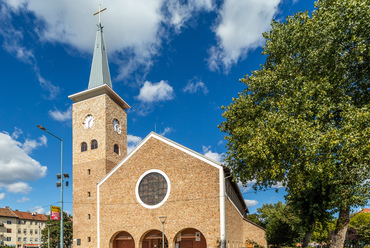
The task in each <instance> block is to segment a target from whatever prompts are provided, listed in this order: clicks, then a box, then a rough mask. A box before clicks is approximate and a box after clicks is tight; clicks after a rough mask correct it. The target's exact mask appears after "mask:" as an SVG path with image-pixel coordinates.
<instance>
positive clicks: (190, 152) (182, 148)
mask: <svg viewBox="0 0 370 248" xmlns="http://www.w3.org/2000/svg"><path fill="white" fill-rule="evenodd" d="M150 138H155V139H157V140H160V141H162V142H163V143H166V144H167V145H170V146H172V147H174V148H176V149H178V150H180V151H182V152H185V153H186V154H188V155H190V156H193V157H195V158H197V159H199V160H202V161H203V162H205V163H207V164H209V165H212V166H214V167H216V168H217V169H221V168H223V166H222V165H221V163H219V162H216V161H214V160H213V159H210V158H208V157H206V156H204V155H202V154H200V153H197V152H195V151H193V150H191V149H189V148H187V147H185V146H183V145H180V144H179V143H176V142H174V141H172V140H170V139H168V138H165V137H163V136H162V135H159V134H157V133H155V132H151V133H150V134H149V135H148V136H146V137H145V139H143V140H142V141H141V142H140V143H139V144H138V145H137V146H136V147H135V148H134V150H132V151H131V152H130V153H129V154H128V155H127V156H126V157H125V158H124V159H123V160H122V161H121V162H119V163H118V165H117V166H115V167H114V168H113V169H112V170H111V171H110V172H109V173H108V174H107V175H106V176H105V177H104V178H103V179H102V180H101V181H100V182H99V183H98V187H100V185H102V184H103V183H104V182H105V180H107V179H108V178H109V177H110V176H111V175H112V174H113V173H115V172H116V171H117V170H118V169H119V168H120V167H121V166H122V165H123V164H124V163H125V162H126V161H127V160H128V159H129V158H131V156H132V155H134V154H135V153H136V152H137V151H138V150H139V149H140V148H141V147H142V146H143V145H144V144H145V143H146V142H147V141H148V140H149V139H150Z"/></svg>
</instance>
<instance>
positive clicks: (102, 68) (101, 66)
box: [88, 6, 113, 89]
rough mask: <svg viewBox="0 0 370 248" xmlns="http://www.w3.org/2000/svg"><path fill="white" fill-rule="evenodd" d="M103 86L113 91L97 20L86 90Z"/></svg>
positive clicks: (101, 31)
mask: <svg viewBox="0 0 370 248" xmlns="http://www.w3.org/2000/svg"><path fill="white" fill-rule="evenodd" d="M99 7H100V6H99ZM99 19H100V18H99ZM103 84H106V85H108V86H109V87H110V88H111V89H113V88H112V82H111V79H110V73H109V66H108V58H107V51H106V49H105V42H104V36H103V27H102V25H101V23H100V20H99V25H98V31H97V33H96V40H95V47H94V56H93V61H92V64H91V72H90V80H89V87H88V88H89V89H92V88H95V87H97V86H100V85H103Z"/></svg>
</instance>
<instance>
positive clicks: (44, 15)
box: [4, 0, 167, 79]
mask: <svg viewBox="0 0 370 248" xmlns="http://www.w3.org/2000/svg"><path fill="white" fill-rule="evenodd" d="M165 3H167V1H166V0H136V1H110V2H109V1H108V2H105V3H104V4H103V6H102V7H106V8H107V11H105V12H103V13H102V24H103V25H105V26H106V28H105V29H104V34H105V36H106V37H107V39H106V46H107V51H108V52H109V53H110V54H114V58H113V59H112V61H114V62H115V63H116V64H118V65H119V66H120V68H119V73H120V75H119V76H118V78H121V79H122V78H124V77H126V76H127V75H128V74H130V73H132V72H133V71H135V70H137V69H140V68H141V67H144V68H148V67H150V65H151V64H152V56H155V55H156V54H157V53H158V48H159V47H160V43H161V37H163V35H164V32H163V31H162V29H163V28H162V24H163V21H164V17H163V15H162V13H161V12H162V9H163V7H164V4H165ZM4 5H5V7H6V9H7V11H8V12H13V13H20V14H24V13H25V14H29V13H32V15H34V17H35V21H33V22H34V23H35V25H33V26H30V29H29V30H27V32H32V33H33V34H34V35H35V37H39V39H40V41H41V42H49V43H62V44H67V45H70V46H71V47H72V48H75V49H77V50H78V51H79V52H83V53H86V52H87V53H91V52H92V51H93V49H92V48H93V44H94V40H95V39H94V37H95V34H96V29H97V28H96V25H95V24H96V23H97V22H98V17H97V16H93V15H92V14H93V13H94V12H96V11H97V7H98V4H97V2H96V1H89V0H81V1H73V0H64V1H62V2H52V1H44V0H32V1H31V0H17V1H13V0H5V4H4ZM71 6H73V8H71ZM5 7H4V8H5ZM4 12H5V11H4ZM18 18H19V17H18ZM7 20H9V22H11V23H16V20H15V19H14V20H13V19H12V15H10V14H9V15H7ZM8 27H9V26H8V25H7V28H8ZM15 31H17V32H18V33H19V36H20V37H22V35H23V32H26V31H24V30H22V29H21V28H18V29H15ZM108 37H109V38H108ZM10 45H11V46H12V45H13V44H10ZM14 47H15V48H14V49H16V46H14ZM22 48H23V46H22ZM17 50H18V51H19V53H20V55H19V56H23V57H25V59H27V58H28V57H30V56H33V53H32V51H29V50H27V49H25V51H22V50H21V49H17ZM28 51H29V53H27V52H28ZM27 56H28V57H27Z"/></svg>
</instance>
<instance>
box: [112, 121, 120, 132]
mask: <svg viewBox="0 0 370 248" xmlns="http://www.w3.org/2000/svg"><path fill="white" fill-rule="evenodd" d="M113 129H114V131H116V133H118V134H120V133H121V126H120V125H119V121H118V120H117V119H113Z"/></svg>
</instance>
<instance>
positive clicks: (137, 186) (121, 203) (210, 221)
mask: <svg viewBox="0 0 370 248" xmlns="http://www.w3.org/2000/svg"><path fill="white" fill-rule="evenodd" d="M99 15H100V12H99ZM69 98H70V99H71V100H72V101H73V102H74V103H73V246H74V247H77V248H78V247H81V248H82V247H83V248H85V247H86V248H87V247H88V248H164V247H166V248H207V247H209V248H216V247H222V248H242V247H251V246H248V240H249V241H254V242H256V243H258V244H259V245H260V246H263V247H266V246H267V243H266V238H265V230H264V229H263V228H262V227H260V226H258V225H256V224H254V223H253V222H251V221H249V220H247V219H246V214H247V213H248V208H247V206H246V204H245V201H244V199H243V196H242V194H241V192H240V190H239V187H238V185H237V184H236V183H235V182H233V180H232V177H231V176H230V172H229V170H228V168H227V167H225V166H223V165H222V164H220V163H218V162H216V161H213V160H212V159H210V158H208V157H205V156H204V155H202V154H199V153H197V152H195V151H193V150H191V149H189V148H187V147H184V146H182V145H181V144H178V143H176V142H174V141H172V140H169V139H168V138H165V137H163V136H161V135H159V134H157V133H154V132H152V133H150V134H148V136H147V137H146V138H145V139H144V140H143V141H142V142H141V143H140V144H139V145H138V146H137V147H136V148H135V149H134V150H133V151H131V152H130V153H129V154H127V113H126V110H127V109H129V108H130V106H129V105H128V104H127V103H126V102H125V101H124V100H123V99H122V98H121V97H120V96H119V95H118V94H117V93H116V92H115V91H114V90H113V88H112V83H111V79H110V73H109V67H108V60H107V53H106V48H105V43H104V37H103V27H102V25H101V23H100V18H99V25H98V31H97V35H96V41H95V47H94V55H93V62H92V67H91V73H90V80H89V84H88V89H87V90H84V91H82V92H79V93H76V94H74V95H71V96H69ZM163 230H164V232H162V231H163ZM163 234H164V235H163ZM163 240H164V242H163Z"/></svg>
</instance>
